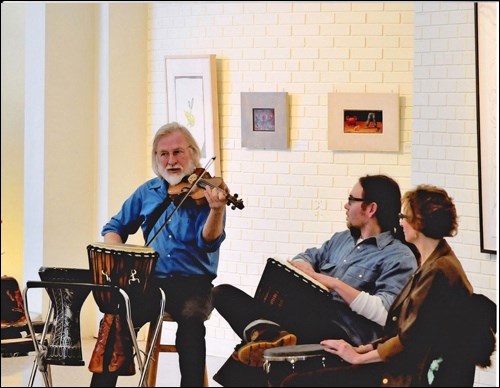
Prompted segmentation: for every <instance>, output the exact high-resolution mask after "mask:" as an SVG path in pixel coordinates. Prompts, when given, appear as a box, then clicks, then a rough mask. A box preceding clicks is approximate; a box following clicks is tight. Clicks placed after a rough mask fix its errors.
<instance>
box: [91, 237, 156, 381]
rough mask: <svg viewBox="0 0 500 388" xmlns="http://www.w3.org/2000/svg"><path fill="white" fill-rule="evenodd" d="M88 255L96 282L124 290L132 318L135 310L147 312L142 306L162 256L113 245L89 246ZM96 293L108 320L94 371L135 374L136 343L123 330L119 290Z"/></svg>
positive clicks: (96, 350) (103, 324)
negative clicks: (134, 355)
mask: <svg viewBox="0 0 500 388" xmlns="http://www.w3.org/2000/svg"><path fill="white" fill-rule="evenodd" d="M87 252H88V258H89V266H90V272H91V274H92V281H93V282H94V283H95V284H100V285H111V286H116V287H119V288H121V289H122V290H124V291H125V292H126V293H127V295H128V297H129V299H130V307H131V310H132V315H133V316H134V311H135V310H138V311H141V312H142V313H143V310H142V309H141V308H140V307H141V305H142V306H143V305H144V303H145V299H146V295H147V292H148V286H149V285H150V276H151V274H152V273H153V271H154V268H155V265H156V262H157V260H158V253H156V252H155V251H154V250H153V249H152V248H149V247H143V246H138V245H130V244H109V243H95V244H91V245H88V246H87ZM92 293H93V295H94V299H95V301H96V303H97V305H98V306H99V310H100V311H101V312H103V313H104V317H103V320H102V322H101V326H100V328H99V334H98V338H97V343H96V347H95V348H94V352H93V354H92V358H91V361H90V363H89V369H90V371H91V372H94V373H102V372H104V371H107V372H112V373H115V372H116V373H117V374H120V375H131V374H134V373H135V370H134V369H133V366H134V364H133V356H132V340H131V338H130V332H129V330H128V329H125V330H124V329H123V324H124V316H123V308H122V307H123V306H122V305H121V297H120V295H119V294H118V293H117V292H116V291H102V290H93V291H92ZM135 315H136V316H137V314H135ZM133 320H134V321H135V319H133Z"/></svg>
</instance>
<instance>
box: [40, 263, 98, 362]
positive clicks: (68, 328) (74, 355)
mask: <svg viewBox="0 0 500 388" xmlns="http://www.w3.org/2000/svg"><path fill="white" fill-rule="evenodd" d="M38 274H39V275H40V279H41V280H42V281H44V282H48V283H50V286H48V287H47V288H46V291H47V293H48V294H49V298H50V300H51V303H52V306H53V308H54V312H53V320H52V329H51V332H50V333H51V334H50V336H49V337H48V340H47V347H46V353H45V356H44V362H46V363H47V364H52V365H72V366H81V365H85V362H84V360H83V357H82V345H81V338H80V311H81V308H82V305H83V303H84V302H85V299H87V296H88V295H89V293H90V288H83V287H71V286H67V287H66V286H64V287H62V286H61V287H58V286H57V283H58V282H65V283H90V271H89V270H87V269H76V268H47V267H41V268H40V269H39V270H38Z"/></svg>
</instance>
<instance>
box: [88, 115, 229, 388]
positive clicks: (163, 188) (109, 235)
mask: <svg viewBox="0 0 500 388" xmlns="http://www.w3.org/2000/svg"><path fill="white" fill-rule="evenodd" d="M200 156H201V151H200V148H199V146H198V144H197V142H196V140H195V139H194V138H193V136H192V135H191V133H190V132H189V130H188V129H187V128H185V127H184V126H182V125H180V124H178V123H175V122H172V123H169V124H166V125H164V126H162V127H161V128H160V129H159V130H158V131H157V132H156V135H155V137H154V140H153V146H152V153H151V158H152V159H151V162H152V168H153V171H154V172H155V174H156V175H157V177H155V178H153V179H150V180H148V181H147V182H145V183H143V184H142V185H141V186H139V187H138V188H137V189H136V190H135V191H134V192H133V193H132V195H131V196H130V197H129V198H128V199H127V200H126V201H125V202H124V203H123V205H122V207H121V209H120V211H119V212H118V213H117V214H116V215H115V216H113V217H112V218H111V219H110V221H109V222H108V223H107V224H106V225H104V227H103V229H102V233H101V234H102V235H103V236H104V241H105V242H106V243H125V242H126V241H127V238H128V236H129V235H131V234H134V233H136V232H137V231H138V229H139V228H141V229H142V233H143V236H144V240H145V241H146V242H147V245H148V246H150V247H151V248H153V249H154V250H155V251H156V252H157V253H158V254H159V258H158V262H157V264H156V268H155V271H154V279H153V281H152V283H153V285H154V287H151V289H152V290H154V289H157V287H158V286H159V287H161V288H162V289H163V290H164V292H165V295H166V311H168V312H169V313H170V315H171V316H172V317H173V319H174V320H175V321H176V322H177V323H178V328H177V333H176V345H177V351H178V354H179V365H180V371H181V386H186V387H188V386H189V387H201V386H203V378H204V371H205V355H206V348H205V333H206V328H205V324H204V322H205V321H206V320H207V319H208V317H209V315H210V313H211V312H212V309H213V306H212V299H211V291H212V288H213V284H212V281H213V280H214V279H215V277H216V276H217V267H218V263H219V248H220V246H221V244H222V242H223V241H224V239H225V237H226V234H225V231H224V227H225V220H226V210H225V209H226V204H227V202H228V199H227V196H228V188H227V186H226V185H225V184H224V183H222V187H212V186H210V185H209V186H207V187H206V188H204V189H203V197H204V199H205V201H203V202H200V201H193V200H192V198H187V199H186V200H185V201H183V202H182V204H180V203H174V201H172V199H171V198H170V196H169V189H170V188H172V187H174V186H176V185H178V184H180V183H181V182H182V181H183V180H184V179H185V177H188V176H190V175H191V174H192V173H193V172H194V171H195V169H197V168H200V167H201V166H200ZM179 205H180V206H179ZM169 215H170V216H171V217H169ZM167 221H168V222H167ZM154 297H156V293H155V296H154ZM154 297H153V296H152V298H154ZM144 302H145V303H144V306H132V310H134V308H136V310H137V308H139V310H141V311H140V314H137V311H135V313H134V311H132V314H133V316H134V326H135V327H140V326H142V325H143V324H144V323H146V322H148V321H149V320H150V319H152V318H153V317H151V316H150V314H148V310H154V309H152V308H151V306H154V305H157V304H156V302H155V301H151V300H149V301H144ZM141 308H143V309H144V311H142V309H141ZM148 315H149V316H148ZM136 318H137V319H136ZM105 324H106V322H105V320H103V322H101V325H105ZM108 331H109V330H108ZM105 351H106V349H104V348H102V346H101V347H99V343H98V344H97V345H96V348H95V349H94V353H93V355H92V359H91V361H90V363H89V369H90V371H91V372H94V374H93V377H92V382H91V386H115V385H116V381H117V377H118V375H119V374H120V375H125V374H130V373H127V372H128V371H129V370H130V368H127V364H130V363H133V359H124V360H122V361H123V363H124V368H120V370H125V372H124V373H116V372H115V373H111V372H109V369H108V368H106V366H104V368H103V367H102V365H100V364H102V362H103V360H104V358H105V357H104V353H105ZM132 366H133V365H132ZM115 369H116V368H115ZM101 370H103V372H102V373H97V372H100V371H101Z"/></svg>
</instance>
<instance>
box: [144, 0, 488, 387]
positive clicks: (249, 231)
mask: <svg viewBox="0 0 500 388" xmlns="http://www.w3.org/2000/svg"><path fill="white" fill-rule="evenodd" d="M150 23H151V36H150V39H151V42H150V57H151V70H152V71H151V80H150V84H151V85H150V113H151V116H150V125H151V126H150V129H151V133H154V131H156V129H157V128H159V127H160V126H161V125H162V124H164V123H165V121H166V119H167V117H166V96H165V94H166V93H165V69H164V57H165V55H187V54H215V55H216V57H217V73H218V74H217V75H218V98H219V120H220V134H221V139H220V144H221V168H222V176H223V178H224V180H225V181H226V183H227V184H228V185H229V187H230V188H231V192H232V193H238V194H239V196H240V198H242V199H243V200H244V203H245V209H243V210H242V211H240V210H235V211H231V210H228V222H227V240H226V242H225V243H224V244H223V248H222V250H221V260H220V266H219V276H218V278H217V279H216V283H226V282H227V283H232V284H234V285H236V286H239V287H241V288H242V289H243V290H245V291H247V292H249V293H253V292H254V291H255V287H256V285H257V283H258V281H259V278H260V274H261V273H262V270H263V269H264V265H265V260H266V258H267V257H271V256H273V257H279V258H289V257H291V256H292V255H294V254H296V253H298V252H300V251H302V250H303V249H305V248H307V247H309V246H317V245H320V244H321V243H322V242H323V241H324V240H326V239H327V238H328V237H329V236H330V235H331V233H332V232H334V231H338V230H341V229H344V228H345V214H344V210H343V204H344V202H345V198H346V196H347V194H348V192H349V190H350V188H351V187H352V185H353V184H354V183H355V182H356V180H357V178H358V177H359V176H361V175H365V174H375V173H387V174H389V175H391V176H392V177H394V178H395V179H396V180H398V182H399V183H400V185H401V188H402V190H403V191H405V190H407V189H409V188H412V187H413V186H414V185H416V184H418V183H432V184H437V185H441V186H443V187H445V188H446V189H448V190H449V191H450V193H451V194H452V195H453V197H454V198H455V199H456V202H457V206H458V210H459V213H460V225H461V229H460V233H459V235H458V236H457V237H455V238H454V239H451V240H450V242H451V243H452V245H453V247H454V248H455V250H456V251H457V254H458V256H459V257H460V259H461V261H462V263H463V264H464V267H465V268H466V270H467V272H468V275H469V277H470V279H471V281H472V283H473V285H474V287H475V288H476V290H477V291H479V292H483V293H485V294H487V295H488V296H490V297H491V298H493V299H494V300H495V301H496V293H497V286H496V283H497V276H496V268H497V265H496V256H492V255H486V254H481V253H480V252H479V215H478V212H479V210H478V192H477V157H476V154H477V149H476V140H475V137H476V133H475V130H476V126H475V105H474V104H475V79H474V19H473V3H472V2H463V3H462V2H451V3H449V2H447V3H444V2H402V3H397V2H389V3H376V2H364V3H357V2H356V3H348V2H312V3H311V2H307V3H305V2H256V3H253V2H252V3H250V2H239V1H235V2H216V1H211V2H163V3H160V2H156V3H152V4H151V10H150ZM248 91H254V92H269V91H270V92H282V91H285V92H288V94H289V99H290V149H289V150H285V151H276V150H250V149H243V148H241V111H240V92H248ZM334 91H336V92H356V93H363V92H367V93H389V92H392V93H398V94H399V95H400V128H401V132H400V151H399V152H394V153H377V152H372V153H364V152H332V151H329V150H328V124H327V123H328V109H327V95H328V93H330V92H334ZM238 342H239V339H238V338H237V336H236V335H235V334H234V333H233V332H232V330H231V328H230V327H229V326H228V324H227V322H225V321H224V320H223V319H222V318H221V317H220V316H219V315H218V314H217V312H216V311H214V313H213V314H212V318H211V319H210V321H209V322H207V344H208V352H209V353H212V354H218V355H222V356H228V355H229V353H230V352H231V350H232V347H233V346H234V345H235V344H236V343H238ZM495 372H496V367H495V368H494V370H488V371H486V372H483V371H481V372H479V373H478V374H477V375H476V380H477V383H478V385H483V386H494V385H495V382H494V377H495Z"/></svg>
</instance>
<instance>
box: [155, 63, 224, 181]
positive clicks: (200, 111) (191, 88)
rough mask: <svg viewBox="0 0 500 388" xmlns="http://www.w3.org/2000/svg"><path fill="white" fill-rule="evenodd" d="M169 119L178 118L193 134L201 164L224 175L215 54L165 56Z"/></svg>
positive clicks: (210, 171)
mask: <svg viewBox="0 0 500 388" xmlns="http://www.w3.org/2000/svg"><path fill="white" fill-rule="evenodd" d="M165 74H166V88H167V120H168V122H172V121H177V122H178V123H179V124H182V125H184V126H185V127H186V128H188V129H189V130H190V131H191V133H192V134H193V136H194V138H195V139H196V141H197V142H198V145H199V146H200V149H201V153H202V157H201V164H202V165H201V166H202V167H205V166H206V165H207V163H208V162H209V161H210V159H211V158H212V157H214V156H215V160H214V162H213V163H212V164H211V166H210V167H209V168H208V171H209V173H210V174H211V175H212V176H220V173H221V170H220V146H219V111H218V99H217V67H216V59H215V55H213V54H209V55H168V56H166V57H165Z"/></svg>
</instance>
